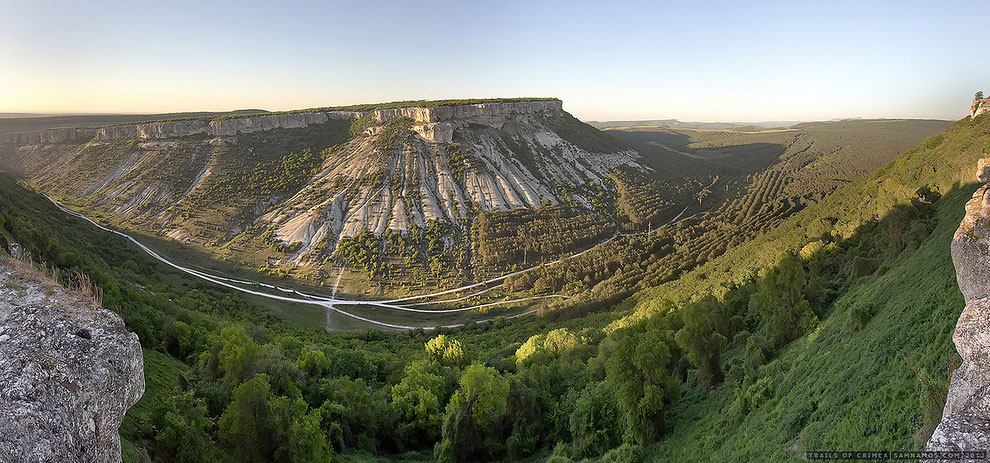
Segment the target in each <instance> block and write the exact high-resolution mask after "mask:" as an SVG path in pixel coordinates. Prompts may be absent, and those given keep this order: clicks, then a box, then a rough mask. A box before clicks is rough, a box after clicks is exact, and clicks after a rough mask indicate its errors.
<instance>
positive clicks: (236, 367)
mask: <svg viewBox="0 0 990 463" xmlns="http://www.w3.org/2000/svg"><path fill="white" fill-rule="evenodd" d="M212 344H213V349H212V350H211V351H208V352H204V353H203V354H202V355H201V357H200V368H203V369H207V370H213V374H214V375H216V376H217V377H218V378H220V379H222V380H223V381H224V382H225V383H226V384H227V385H228V386H231V387H233V386H236V385H238V384H240V383H241V382H243V381H244V380H246V379H247V378H249V377H251V376H252V375H253V374H254V373H255V372H256V369H255V368H256V365H255V364H256V362H257V361H258V350H259V349H258V345H257V344H256V343H255V342H254V341H253V340H252V339H251V338H250V337H249V336H248V335H247V331H245V330H244V327H243V326H240V325H234V326H228V327H226V328H224V329H222V330H221V331H220V335H219V337H218V338H216V339H215V340H213V342H212Z"/></svg>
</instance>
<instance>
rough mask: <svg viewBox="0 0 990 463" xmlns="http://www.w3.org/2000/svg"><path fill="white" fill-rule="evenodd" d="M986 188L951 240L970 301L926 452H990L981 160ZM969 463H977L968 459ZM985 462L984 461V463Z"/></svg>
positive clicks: (987, 256) (989, 320)
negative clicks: (954, 365) (957, 361)
mask: <svg viewBox="0 0 990 463" xmlns="http://www.w3.org/2000/svg"><path fill="white" fill-rule="evenodd" d="M977 178H978V179H979V181H980V182H982V183H984V186H983V187H981V188H980V189H979V190H977V191H976V193H974V194H973V199H971V200H970V201H969V202H968V203H966V217H965V218H963V221H962V223H961V224H960V225H959V229H958V230H956V234H955V236H954V237H953V239H952V263H953V264H954V265H955V267H956V278H957V280H958V282H959V289H960V290H961V291H962V293H963V297H964V298H965V300H966V308H965V309H963V312H962V314H961V315H960V316H959V321H958V323H957V324H956V330H955V332H954V333H953V335H952V341H953V342H954V343H955V345H956V351H957V352H958V353H959V356H960V357H962V360H963V362H962V364H961V365H960V366H959V368H957V369H956V371H954V372H953V373H952V378H951V379H950V381H949V392H948V396H947V397H946V401H945V409H944V410H943V411H942V421H941V422H940V423H939V425H938V427H937V428H936V429H935V432H934V433H933V434H932V437H931V439H930V440H929V441H928V445H927V446H926V450H931V451H936V450H937V451H986V450H987V449H990V187H988V186H987V185H986V183H988V182H990V165H988V161H987V159H982V160H980V163H979V167H978V170H977ZM964 461H975V460H969V459H966V460H964ZM979 461H983V460H979Z"/></svg>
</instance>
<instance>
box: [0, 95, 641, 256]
mask: <svg viewBox="0 0 990 463" xmlns="http://www.w3.org/2000/svg"><path fill="white" fill-rule="evenodd" d="M0 141H5V142H6V145H0V153H4V152H5V151H4V150H6V153H7V154H6V155H5V156H4V159H3V161H4V162H3V164H4V165H5V166H6V167H7V168H8V169H9V170H15V171H17V172H18V173H21V174H23V175H24V177H25V179H26V181H27V183H28V184H29V185H31V186H32V187H34V188H36V189H38V190H41V191H42V192H45V193H48V194H51V195H53V196H55V197H58V198H59V199H60V200H62V201H64V202H68V203H71V204H73V205H75V206H78V207H82V208H84V209H87V210H88V211H90V212H92V213H97V214H102V215H105V216H109V217H112V220H114V221H117V222H118V223H119V224H125V223H126V224H127V226H129V227H134V228H139V229H142V230H145V231H150V232H153V233H155V234H159V235H163V236H168V237H170V238H172V239H175V240H178V241H180V242H183V243H185V244H187V245H193V246H194V247H198V248H200V249H204V250H208V251H207V252H213V251H210V250H215V249H217V248H218V247H221V246H227V247H228V249H226V250H225V251H223V252H224V253H225V254H224V255H223V256H221V257H224V258H232V259H235V260H236V259H242V260H243V262H246V263H249V264H251V265H255V266H259V267H260V266H265V265H281V266H287V267H289V268H296V267H299V266H302V267H305V268H310V269H313V268H323V267H325V262H326V260H327V258H328V257H329V256H331V255H333V253H334V251H335V250H336V249H337V246H338V243H339V242H340V240H341V239H343V238H350V237H355V236H358V235H360V234H361V233H362V232H363V231H364V230H368V231H370V232H371V233H372V234H374V235H378V236H383V235H385V234H387V233H388V231H389V230H391V231H392V232H398V233H401V234H403V235H405V234H407V233H408V232H409V231H410V230H412V229H413V228H418V229H423V228H426V227H427V226H429V225H430V223H432V222H437V223H439V224H442V227H440V228H441V229H443V230H445V232H444V234H445V236H444V238H443V239H444V247H445V248H450V247H451V246H453V245H454V243H455V242H456V241H462V238H458V236H463V235H467V234H469V224H470V222H471V220H472V218H473V217H475V216H476V215H477V214H479V213H483V212H486V211H502V210H508V209H514V208H530V209H533V208H539V207H541V206H546V205H554V204H567V205H568V206H571V207H572V208H574V210H576V211H584V212H586V213H597V214H600V215H606V214H612V213H614V211H613V210H608V211H606V210H601V209H602V208H601V205H600V204H599V205H598V206H595V205H594V202H595V201H594V198H593V194H594V193H596V192H601V191H605V192H612V193H614V192H615V191H616V186H615V183H614V181H613V180H612V179H610V175H611V174H612V173H613V170H614V169H616V168H621V169H628V170H630V171H632V172H636V173H639V174H643V175H647V174H649V172H650V171H651V170H650V169H649V168H647V167H645V166H644V164H643V162H642V159H641V157H640V155H639V154H638V153H637V152H635V151H633V150H631V149H629V148H626V147H624V146H623V145H621V144H618V143H616V142H615V141H614V140H611V139H610V138H608V137H607V136H604V135H602V134H601V133H599V132H597V130H595V129H593V128H591V127H590V126H587V125H585V124H582V123H581V122H579V121H577V120H576V119H574V118H573V117H572V116H570V115H569V114H567V113H566V112H564V111H563V109H562V106H561V102H560V101H559V100H524V101H508V102H506V101H493V102H485V103H477V104H451V105H439V106H429V105H426V106H423V107H415V106H410V107H399V108H391V107H389V108H384V109H375V110H368V111H313V112H295V113H287V114H272V115H262V116H251V117H236V118H223V119H215V120H206V119H193V120H185V121H165V122H151V123H145V124H132V125H119V126H111V127H104V128H95V129H78V128H75V129H51V130H46V131H44V132H42V133H40V134H27V135H25V134H11V135H9V136H5V138H4V139H3V140H0ZM4 146H6V148H4ZM270 246H273V247H278V249H280V250H281V251H279V252H276V251H273V250H272V249H269V247H270ZM286 250H288V252H285V251H286Z"/></svg>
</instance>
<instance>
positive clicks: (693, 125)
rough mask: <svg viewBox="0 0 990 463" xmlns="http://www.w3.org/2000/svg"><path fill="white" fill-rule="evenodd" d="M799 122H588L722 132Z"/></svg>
mask: <svg viewBox="0 0 990 463" xmlns="http://www.w3.org/2000/svg"><path fill="white" fill-rule="evenodd" d="M800 122H801V121H763V122H684V121H679V120H677V119H652V120H645V121H605V122H599V121H588V124H589V125H591V126H592V127H595V128H597V129H613V128H616V127H667V128H671V129H704V130H723V129H730V128H733V127H746V126H751V127H753V126H755V127H763V128H771V127H790V126H792V125H794V124H798V123H800Z"/></svg>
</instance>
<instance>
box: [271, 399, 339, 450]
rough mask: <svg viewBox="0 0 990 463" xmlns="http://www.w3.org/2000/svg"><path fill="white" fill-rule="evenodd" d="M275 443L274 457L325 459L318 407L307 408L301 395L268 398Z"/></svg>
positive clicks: (326, 446)
mask: <svg viewBox="0 0 990 463" xmlns="http://www.w3.org/2000/svg"><path fill="white" fill-rule="evenodd" d="M272 414H273V415H274V422H275V424H276V426H275V430H276V434H277V436H278V444H277V447H276V449H275V460H276V461H288V462H292V463H305V462H321V461H322V462H329V461H330V446H329V443H328V442H327V435H326V433H325V432H323V430H322V429H320V418H321V417H320V412H319V410H308V407H307V405H306V402H304V401H303V400H302V399H290V398H288V397H279V398H277V399H275V400H274V401H272Z"/></svg>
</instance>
